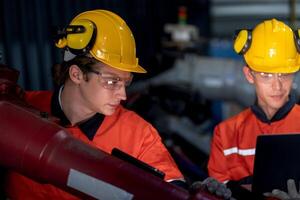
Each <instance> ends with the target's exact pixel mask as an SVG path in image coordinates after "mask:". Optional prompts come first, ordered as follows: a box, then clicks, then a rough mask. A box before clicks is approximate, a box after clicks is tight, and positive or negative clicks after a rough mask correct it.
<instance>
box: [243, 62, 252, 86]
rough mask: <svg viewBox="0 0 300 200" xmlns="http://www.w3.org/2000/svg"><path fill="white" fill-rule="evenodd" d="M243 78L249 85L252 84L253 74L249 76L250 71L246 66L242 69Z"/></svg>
mask: <svg viewBox="0 0 300 200" xmlns="http://www.w3.org/2000/svg"><path fill="white" fill-rule="evenodd" d="M243 72H244V76H245V78H246V79H247V81H248V82H249V83H250V84H253V83H254V78H253V74H251V69H250V68H249V67H247V66H244V67H243Z"/></svg>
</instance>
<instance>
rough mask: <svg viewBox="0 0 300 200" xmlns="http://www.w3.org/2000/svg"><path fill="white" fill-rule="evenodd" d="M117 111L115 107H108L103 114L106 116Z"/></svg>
mask: <svg viewBox="0 0 300 200" xmlns="http://www.w3.org/2000/svg"><path fill="white" fill-rule="evenodd" d="M115 111H116V109H115V108H108V109H105V110H103V111H102V114H103V115H106V116H110V115H112V114H114V112H115Z"/></svg>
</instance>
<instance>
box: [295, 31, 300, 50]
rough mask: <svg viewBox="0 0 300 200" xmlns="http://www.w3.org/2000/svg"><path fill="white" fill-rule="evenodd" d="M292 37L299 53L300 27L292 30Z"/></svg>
mask: <svg viewBox="0 0 300 200" xmlns="http://www.w3.org/2000/svg"><path fill="white" fill-rule="evenodd" d="M294 39H295V46H296V49H297V51H298V53H300V29H297V30H295V31H294Z"/></svg>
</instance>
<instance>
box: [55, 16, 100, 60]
mask: <svg viewBox="0 0 300 200" xmlns="http://www.w3.org/2000/svg"><path fill="white" fill-rule="evenodd" d="M96 36H97V28H96V25H95V24H94V23H93V22H92V21H90V20H87V19H80V20H75V21H73V22H72V23H71V24H70V25H69V26H68V27H67V28H66V29H64V31H63V34H62V33H61V32H60V38H59V39H57V40H56V43H55V44H56V46H57V47H58V48H67V49H68V50H69V51H70V52H72V53H73V54H75V55H83V54H86V53H87V52H89V50H91V48H92V47H93V45H94V43H95V40H96Z"/></svg>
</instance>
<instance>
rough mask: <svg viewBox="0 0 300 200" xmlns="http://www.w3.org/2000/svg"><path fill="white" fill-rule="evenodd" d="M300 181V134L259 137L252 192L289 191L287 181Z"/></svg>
mask: <svg viewBox="0 0 300 200" xmlns="http://www.w3.org/2000/svg"><path fill="white" fill-rule="evenodd" d="M290 178H291V179H294V180H295V183H296V184H297V187H299V185H298V183H299V181H300V133H299V134H276V135H260V136H258V137H257V143H256V150H255V159H254V171H253V183H252V191H253V192H255V193H260V194H262V193H265V192H271V191H272V190H273V189H280V190H283V191H287V183H286V182H287V180H288V179H290Z"/></svg>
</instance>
